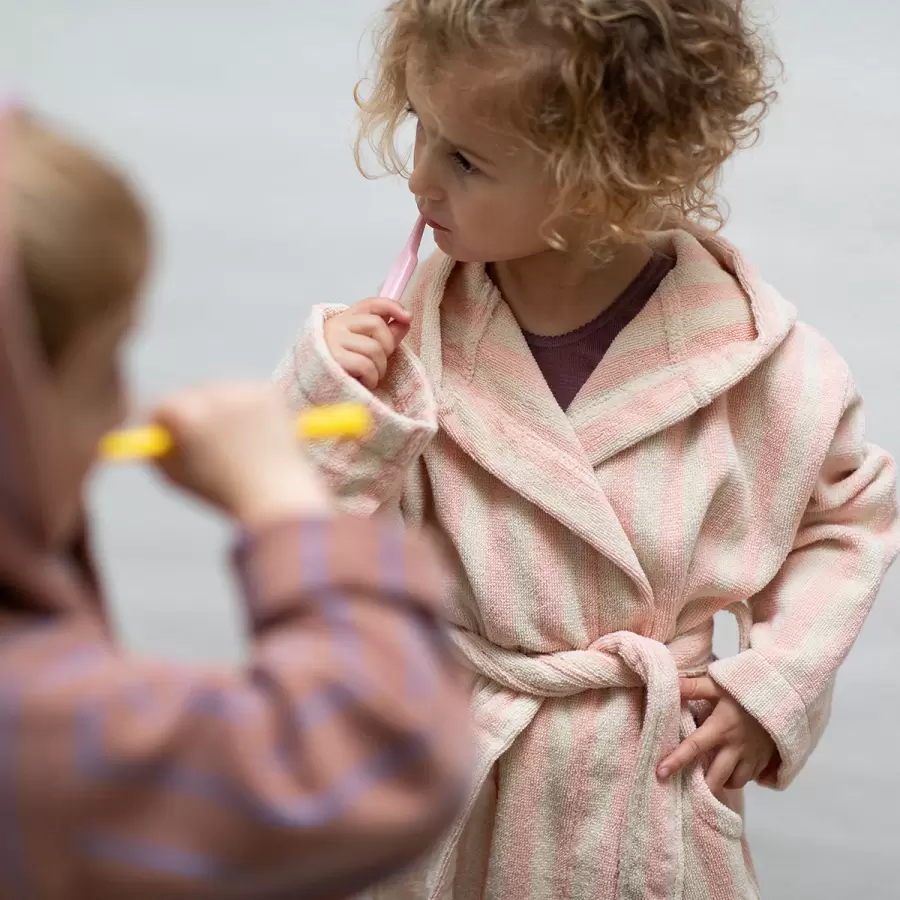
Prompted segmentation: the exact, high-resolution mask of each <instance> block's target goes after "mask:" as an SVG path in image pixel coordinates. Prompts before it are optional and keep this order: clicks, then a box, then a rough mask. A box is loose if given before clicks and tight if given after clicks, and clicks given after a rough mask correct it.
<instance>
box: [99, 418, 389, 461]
mask: <svg viewBox="0 0 900 900" xmlns="http://www.w3.org/2000/svg"><path fill="white" fill-rule="evenodd" d="M371 427H372V414H371V413H370V412H369V410H368V409H366V407H365V406H361V405H359V404H357V403H345V404H341V405H338V406H318V407H313V408H312V409H308V410H306V411H305V412H302V413H300V415H299V416H298V417H297V436H298V437H300V438H303V439H304V440H307V441H321V440H335V439H342V440H352V439H354V438H357V439H358V438H363V437H365V436H366V434H367V433H368V431H369V429H370V428H371ZM171 449H172V437H171V435H170V434H169V432H168V431H166V429H165V428H161V427H160V426H159V425H147V426H145V427H143V428H131V429H129V430H127V431H114V432H112V433H111V434H108V435H106V437H104V438H103V440H102V441H101V442H100V456H101V457H102V458H103V459H106V460H109V461H111V462H116V461H124V460H132V459H148V458H152V457H159V456H164V455H165V454H166V453H168V452H169V450H171Z"/></svg>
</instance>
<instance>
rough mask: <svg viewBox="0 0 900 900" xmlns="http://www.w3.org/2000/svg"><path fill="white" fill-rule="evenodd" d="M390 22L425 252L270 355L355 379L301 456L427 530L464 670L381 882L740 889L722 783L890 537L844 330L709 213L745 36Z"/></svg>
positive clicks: (380, 83) (695, 25) (829, 668)
mask: <svg viewBox="0 0 900 900" xmlns="http://www.w3.org/2000/svg"><path fill="white" fill-rule="evenodd" d="M379 54H380V55H379V68H378V74H377V79H376V81H375V83H374V89H373V91H372V93H371V95H369V96H368V97H367V98H365V99H361V100H360V103H361V107H362V112H363V135H362V137H363V138H372V139H374V143H375V146H377V147H378V148H380V150H381V157H382V159H383V160H384V162H385V164H386V165H387V167H388V168H389V169H390V170H391V171H394V172H398V171H403V168H402V158H401V157H400V156H399V155H398V154H397V152H396V151H395V150H394V143H393V141H394V137H395V132H396V131H397V129H398V127H399V126H400V125H401V123H402V122H403V121H404V120H405V119H406V118H407V117H408V116H413V117H415V119H416V121H417V133H416V142H415V154H414V163H415V165H414V170H413V172H412V174H411V177H410V181H409V186H410V189H411V191H412V192H413V193H414V194H415V197H416V200H417V203H418V206H419V209H420V211H421V212H422V213H423V214H424V216H425V217H426V219H427V220H428V222H429V224H430V225H431V227H432V228H433V229H434V235H435V240H436V242H437V245H438V248H439V252H438V253H437V254H436V255H435V256H434V257H433V258H432V259H431V260H430V262H428V263H427V264H426V265H424V266H423V268H422V271H421V272H420V277H419V279H418V283H417V286H416V287H415V288H414V289H413V291H412V293H411V296H410V297H409V303H408V304H407V305H408V308H409V312H407V311H405V310H404V308H403V307H401V306H399V305H396V304H392V303H390V302H389V301H386V300H383V299H376V300H368V301H365V302H363V303H361V304H358V305H357V306H354V307H351V308H349V309H345V308H344V307H339V306H329V307H321V308H317V309H316V310H315V312H314V313H313V316H312V318H311V320H310V322H309V324H308V326H307V328H306V330H305V332H304V333H303V334H302V335H301V337H300V339H299V341H298V343H297V344H296V346H295V347H294V348H293V350H292V351H291V352H290V353H289V354H288V356H287V358H286V359H285V360H284V362H283V364H282V366H281V368H280V369H279V372H278V378H279V383H280V386H281V388H282V390H283V391H284V393H285V394H286V395H287V396H288V397H289V398H290V400H291V401H292V402H293V403H294V404H295V405H298V406H299V405H305V404H307V403H310V402H316V403H318V402H332V401H337V400H350V399H352V400H360V401H367V402H368V403H369V405H370V407H371V409H372V410H373V411H374V413H375V416H376V417H377V423H378V424H377V429H376V433H375V435H374V437H373V439H372V440H371V441H370V442H368V443H367V444H365V445H364V446H362V447H360V448H349V449H348V450H347V451H346V452H343V453H337V452H334V451H333V450H332V449H331V448H329V449H328V450H327V453H326V454H325V455H320V458H319V459H318V462H319V465H320V467H321V469H322V471H323V472H325V473H326V475H327V476H328V478H329V479H330V480H331V482H332V484H333V485H334V487H335V490H336V491H338V492H339V494H340V495H341V497H342V501H343V502H344V503H345V505H347V506H348V507H349V508H351V509H355V510H357V511H359V512H366V513H371V512H373V511H375V510H377V509H379V508H392V509H395V510H396V509H399V511H400V513H401V514H402V516H403V517H404V519H405V520H406V521H407V522H408V523H414V524H416V525H423V524H424V525H428V526H431V527H432V528H433V529H434V530H435V531H436V532H437V533H438V534H439V535H440V537H441V539H442V542H443V547H444V551H445V555H446V556H447V558H448V559H449V560H450V561H451V564H452V566H453V570H454V573H455V578H454V591H453V595H452V603H451V607H450V616H451V618H452V621H453V622H454V624H455V626H456V630H455V639H456V643H457V644H458V646H459V649H460V650H461V652H462V654H463V655H464V657H465V659H466V660H467V662H468V664H469V666H470V667H471V669H472V670H473V671H474V673H475V674H476V676H477V678H476V682H475V687H474V695H473V702H472V708H473V712H474V716H475V719H476V727H477V731H478V772H477V775H478V778H477V787H476V789H475V790H474V791H473V793H472V795H471V797H470V799H469V804H468V806H467V809H466V813H465V815H464V816H463V817H461V818H460V820H459V821H458V822H457V824H456V826H455V827H454V828H453V829H452V830H451V831H450V833H449V835H448V836H447V838H446V839H445V841H444V842H443V844H442V845H441V846H440V848H439V851H438V852H437V853H436V854H435V855H434V856H433V858H432V859H431V860H430V862H429V863H428V864H427V865H424V866H422V867H420V868H418V869H416V870H415V871H413V872H412V873H411V874H410V875H409V876H408V877H407V878H405V879H404V881H403V882H397V883H395V884H392V885H389V886H387V887H385V888H383V896H385V897H393V898H399V897H415V898H438V897H440V898H449V897H452V898H458V900H470V898H476V897H479V898H493V900H522V898H532V900H606V898H623V900H624V898H628V900H641V898H646V900H680V898H685V900H710V898H715V900H736V898H741V900H744V898H751V897H756V896H757V895H758V889H757V886H756V881H755V878H754V874H753V871H752V866H751V862H750V857H749V854H748V850H747V847H746V844H745V840H744V826H743V820H742V815H741V796H740V789H741V788H743V787H744V785H746V784H747V783H749V782H750V781H752V780H757V781H760V782H762V783H763V784H767V785H771V786H773V787H778V788H784V787H786V786H787V785H789V784H790V783H791V781H792V780H793V779H794V778H795V777H796V775H797V773H798V772H799V771H800V769H801V768H802V766H803V764H804V763H805V761H806V759H807V758H808V756H809V754H810V753H811V751H812V750H813V748H814V747H815V745H816V742H817V741H818V739H819V737H820V735H821V733H822V729H823V727H824V725H825V722H826V719H827V717H828V710H829V700H830V696H831V688H832V685H833V682H834V678H835V674H836V672H837V669H838V667H839V665H840V663H841V661H842V660H843V658H844V657H845V655H846V653H847V652H848V650H849V649H850V647H851V645H852V644H853V641H854V639H855V638H856V636H857V634H858V633H859V630H860V627H861V626H862V623H863V620H864V619H865V617H866V614H867V612H868V610H869V608H870V606H871V604H872V602H873V600H874V598H875V595H876V592H877V590H878V587H879V584H880V582H881V580H882V577H883V575H884V573H885V570H886V568H887V567H888V565H889V563H890V562H891V560H892V559H893V558H894V556H895V555H896V553H897V551H898V547H900V543H898V528H897V513H896V509H895V493H894V490H895V469H894V464H893V462H892V461H891V459H890V458H889V457H888V456H887V455H886V454H885V453H884V452H882V451H881V450H879V449H877V448H875V447H872V446H870V445H868V444H867V443H866V442H865V439H864V436H863V416H862V411H861V406H860V400H859V397H858V396H857V393H856V391H855V389H854V386H853V382H852V379H851V377H850V375H849V373H848V371H847V367H846V365H845V364H844V362H843V361H842V360H841V359H840V357H839V356H838V355H837V354H836V353H835V351H834V350H833V349H832V348H831V347H830V346H829V344H828V343H827V342H826V341H825V340H824V339H823V338H822V337H821V336H820V335H818V334H816V333H815V332H814V331H813V330H812V329H810V328H808V327H807V326H805V325H803V324H800V323H798V322H797V321H796V318H795V312H794V309H793V307H792V306H790V305H789V304H788V303H787V302H786V301H785V300H783V299H782V298H781V297H780V296H779V295H778V294H777V293H776V291H775V290H774V289H773V288H772V287H770V286H769V285H768V284H766V283H765V282H764V281H762V280H761V278H760V277H759V276H758V275H757V273H756V272H755V271H754V269H753V268H752V267H751V266H750V264H749V263H748V262H747V261H746V260H745V259H744V258H743V257H742V256H741V254H740V253H739V252H738V251H736V250H735V249H733V248H732V247H731V246H730V245H729V244H727V243H726V242H725V241H723V240H722V239H720V238H719V237H716V236H715V235H714V233H713V232H712V231H711V230H709V229H708V228H704V227H701V226H700V225H699V224H696V223H697V222H698V221H700V220H701V219H703V218H705V219H707V220H710V219H711V220H712V221H713V222H715V221H716V218H717V210H716V206H715V194H714V190H715V186H716V180H717V177H718V175H719V172H720V170H721V168H722V165H723V163H724V162H725V161H726V160H727V159H728V158H729V157H730V156H731V154H732V152H733V151H734V150H735V148H736V147H738V146H739V145H741V144H744V143H746V142H747V141H749V140H751V139H752V138H753V137H754V136H755V135H756V133H757V127H758V124H759V122H760V120H761V117H762V115H763V114H764V112H765V111H766V108H767V106H768V104H769V102H770V100H771V98H772V91H771V86H770V82H769V80H768V76H767V54H766V51H765V49H764V48H763V47H762V46H761V45H760V44H759V43H758V42H757V39H756V37H755V34H754V32H753V30H752V29H751V27H750V25H749V24H748V22H747V21H746V19H745V13H744V10H743V5H742V4H741V3H740V2H739V0H627V2H626V0H592V2H587V0H522V2H517V3H510V2H507V0H429V2H424V0H397V2H394V3H392V4H391V6H390V8H389V10H388V12H387V14H386V19H385V25H384V31H383V33H382V37H381V42H380V50H379ZM407 332H408V337H405V335H406V334H407ZM404 338H405V339H404ZM401 340H402V342H401ZM314 452H315V451H314ZM724 609H730V610H731V611H732V612H733V613H734V614H735V615H736V616H737V617H738V621H739V624H740V626H741V628H740V631H741V648H740V652H739V653H737V655H735V656H733V657H731V658H728V659H722V660H718V661H716V660H714V659H713V656H712V632H713V615H714V614H715V613H716V612H718V611H720V610H724Z"/></svg>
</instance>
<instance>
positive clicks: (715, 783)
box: [706, 746, 746, 794]
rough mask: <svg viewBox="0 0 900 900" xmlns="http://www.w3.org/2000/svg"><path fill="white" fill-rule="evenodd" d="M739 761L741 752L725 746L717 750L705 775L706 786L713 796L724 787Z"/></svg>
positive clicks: (735, 748)
mask: <svg viewBox="0 0 900 900" xmlns="http://www.w3.org/2000/svg"><path fill="white" fill-rule="evenodd" d="M740 761H741V751H740V750H739V749H738V748H737V747H731V746H725V747H723V748H722V749H721V750H719V752H718V753H717V754H716V755H715V757H714V759H713V761H712V765H711V766H710V767H709V770H708V771H707V773H706V784H707V785H708V787H709V789H710V791H712V793H713V794H718V793H719V792H720V791H721V790H722V789H723V788H724V787H725V785H726V784H727V783H728V780H729V779H730V778H731V777H732V775H733V774H734V771H735V769H736V768H737V767H738V765H739V764H740ZM745 783H746V782H745Z"/></svg>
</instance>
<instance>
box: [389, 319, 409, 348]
mask: <svg viewBox="0 0 900 900" xmlns="http://www.w3.org/2000/svg"><path fill="white" fill-rule="evenodd" d="M409 326H410V323H409V322H400V321H398V320H397V319H394V321H393V322H390V323H389V324H388V328H389V329H390V331H391V337H392V338H393V339H394V349H395V350H396V349H397V347H399V346H400V344H401V342H402V341H403V339H404V338H405V337H406V336H407V335H408V334H409Z"/></svg>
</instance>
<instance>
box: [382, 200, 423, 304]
mask: <svg viewBox="0 0 900 900" xmlns="http://www.w3.org/2000/svg"><path fill="white" fill-rule="evenodd" d="M424 234H425V219H423V218H422V216H419V218H418V219H417V220H416V226H415V228H413V230H412V234H411V235H410V236H409V240H408V241H407V242H406V246H405V247H404V248H403V252H402V253H401V254H400V255H399V256H398V257H397V261H396V262H395V263H394V267H393V268H392V269H391V272H390V274H389V275H388V277H387V281H385V283H384V287H383V288H382V289H381V296H382V297H386V298H387V299H388V300H397V301H399V300H400V298H401V297H402V296H403V292H404V291H405V290H406V286H407V285H408V284H409V279H410V278H412V276H413V272H415V271H416V266H417V265H418V264H419V246H420V244H421V243H422V236H423V235H424Z"/></svg>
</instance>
